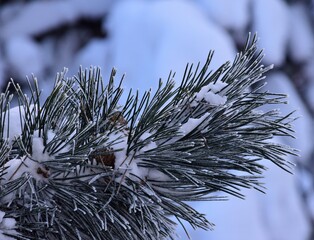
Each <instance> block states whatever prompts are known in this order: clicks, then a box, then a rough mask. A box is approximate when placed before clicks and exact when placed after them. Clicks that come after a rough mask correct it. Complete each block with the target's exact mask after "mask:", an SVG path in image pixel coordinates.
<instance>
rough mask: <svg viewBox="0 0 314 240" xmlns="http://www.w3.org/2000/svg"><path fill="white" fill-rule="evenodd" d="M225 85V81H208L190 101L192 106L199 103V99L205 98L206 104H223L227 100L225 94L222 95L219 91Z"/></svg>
mask: <svg viewBox="0 0 314 240" xmlns="http://www.w3.org/2000/svg"><path fill="white" fill-rule="evenodd" d="M225 86H227V84H226V83H224V82H221V81H217V82H216V83H210V84H208V85H206V86H204V87H202V88H201V90H200V91H199V92H198V93H196V96H195V99H194V100H193V102H192V103H191V106H192V107H195V106H197V105H198V104H199V102H200V101H202V100H205V101H206V102H207V103H208V104H210V105H214V106H218V105H223V104H225V103H226V101H227V96H224V95H223V93H221V92H220V91H221V90H222V89H223V88H224V87H225Z"/></svg>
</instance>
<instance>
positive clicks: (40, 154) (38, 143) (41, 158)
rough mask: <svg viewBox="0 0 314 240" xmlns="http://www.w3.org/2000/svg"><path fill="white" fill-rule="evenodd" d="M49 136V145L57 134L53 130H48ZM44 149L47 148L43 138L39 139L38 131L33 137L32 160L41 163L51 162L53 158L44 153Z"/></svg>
mask: <svg viewBox="0 0 314 240" xmlns="http://www.w3.org/2000/svg"><path fill="white" fill-rule="evenodd" d="M47 135H48V139H47V143H49V142H50V141H51V140H52V139H53V137H54V136H55V134H54V133H53V131H52V130H48V133H47ZM44 149H45V146H44V141H43V138H42V137H39V131H38V130H36V131H35V132H34V134H33V137H32V159H33V160H35V161H37V162H39V163H41V162H45V161H48V160H49V159H50V160H51V156H50V155H49V153H47V152H44Z"/></svg>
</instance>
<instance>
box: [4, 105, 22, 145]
mask: <svg viewBox="0 0 314 240" xmlns="http://www.w3.org/2000/svg"><path fill="white" fill-rule="evenodd" d="M21 110H22V109H21ZM20 116H21V117H22V118H23V117H24V112H23V111H22V113H21V115H20V107H18V106H17V107H13V108H11V109H9V111H8V112H7V115H6V119H5V124H4V133H3V137H4V138H7V137H8V140H9V142H10V143H11V144H12V142H13V141H14V140H15V139H16V138H17V137H18V136H20V135H21V134H22V129H21V118H20ZM8 131H9V133H8Z"/></svg>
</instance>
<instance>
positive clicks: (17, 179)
mask: <svg viewBox="0 0 314 240" xmlns="http://www.w3.org/2000/svg"><path fill="white" fill-rule="evenodd" d="M211 58H212V53H210V54H209V57H208V60H207V62H206V64H205V66H203V67H202V68H199V66H197V67H196V68H195V69H194V68H193V67H192V66H188V67H187V68H186V71H185V75H184V79H183V80H182V82H181V85H180V86H177V87H176V86H175V82H174V80H173V76H172V75H170V77H169V79H168V80H167V81H166V82H165V83H164V84H163V83H162V82H161V81H160V82H159V86H158V89H157V91H156V92H155V93H151V92H150V91H147V92H145V93H144V94H143V95H142V97H140V94H139V93H138V92H136V93H133V92H129V93H126V94H127V100H126V101H125V102H122V100H121V95H122V94H123V89H122V80H121V81H116V80H115V79H114V78H115V71H112V75H111V77H110V80H109V82H108V84H107V85H106V86H105V85H104V81H103V79H102V77H101V75H100V70H99V69H97V68H91V69H90V70H89V71H87V70H85V71H83V70H80V72H79V74H78V76H76V77H73V78H66V77H65V71H64V72H62V73H60V74H58V75H57V77H56V81H55V85H54V88H53V90H52V92H51V94H50V96H49V97H48V98H47V99H46V100H45V101H44V102H42V101H40V90H39V86H38V83H37V80H36V78H34V80H33V81H30V84H29V88H30V91H31V94H30V96H27V95H25V94H24V93H23V91H22V90H21V89H20V87H19V85H18V84H16V83H14V81H12V82H11V85H13V86H14V88H15V92H14V93H12V94H11V93H10V92H9V90H8V89H9V87H8V88H7V90H6V91H5V92H4V93H3V94H1V96H0V108H1V109H0V136H1V141H0V148H1V151H0V176H1V179H0V188H1V189H0V210H1V213H3V214H2V215H3V216H5V217H6V218H7V219H10V221H11V223H12V224H10V229H13V231H4V230H2V228H0V231H1V234H4V235H5V236H7V237H13V238H17V239H67V240H68V239H83V240H84V239H99V240H103V239H166V238H167V239H175V238H176V234H175V225H176V224H175V222H173V220H172V219H173V217H174V218H176V219H178V221H179V222H180V223H181V221H182V220H184V221H186V222H188V223H189V224H191V225H192V226H193V227H195V228H203V229H210V228H211V227H212V224H211V223H210V222H209V221H208V220H207V219H206V218H205V217H204V215H203V214H201V213H199V212H197V211H196V210H195V209H193V208H192V207H190V206H189V205H188V204H187V201H200V200H215V199H217V197H216V196H217V193H218V192H223V193H226V194H231V195H234V196H237V197H241V198H243V197H244V196H243V195H242V194H241V188H256V189H258V190H261V191H262V190H263V189H262V187H261V186H260V182H259V178H260V177H261V176H262V173H263V170H264V169H265V167H264V166H263V165H262V164H261V160H265V159H266V160H269V161H272V162H273V163H274V164H276V165H278V166H279V167H281V168H283V169H285V170H287V171H289V169H290V163H289V162H287V161H286V160H285V157H286V155H290V154H295V150H293V149H291V148H289V147H287V146H283V145H279V144H277V143H275V142H273V141H272V139H273V137H275V136H286V137H291V136H292V133H293V131H292V129H291V125H290V123H291V121H292V120H293V119H291V116H290V115H288V116H281V115H280V113H279V112H278V111H266V112H263V111H261V108H262V107H263V106H264V105H268V104H278V103H284V98H285V96H284V95H283V94H271V93H268V92H262V91H260V87H258V82H259V81H260V80H261V79H263V78H264V73H265V72H266V71H268V70H269V69H270V67H264V66H263V65H261V60H262V53H261V52H258V53H257V48H256V37H255V36H254V37H253V39H251V40H250V39H248V41H247V45H246V47H245V49H244V51H243V52H241V53H239V54H238V55H237V56H236V58H235V60H234V61H233V63H226V64H224V65H223V66H221V67H220V68H219V69H218V70H217V71H215V72H210V71H208V68H209V63H210V59H211ZM252 86H254V88H253V87H252ZM12 98H13V99H14V98H16V99H17V102H18V106H17V107H14V108H11V107H10V102H11V100H12ZM3 216H2V222H1V223H0V227H1V226H2V225H4V224H3V219H5V218H3ZM12 221H14V224H13V222H12ZM1 224H2V225H1Z"/></svg>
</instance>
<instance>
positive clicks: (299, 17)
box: [288, 3, 314, 62]
mask: <svg viewBox="0 0 314 240" xmlns="http://www.w3.org/2000/svg"><path fill="white" fill-rule="evenodd" d="M308 14H309V11H308V9H306V8H305V6H304V4H300V3H299V4H294V5H292V6H291V7H290V16H293V17H292V18H290V21H289V24H290V36H289V45H288V47H289V53H290V55H291V56H292V58H293V60H295V61H296V62H304V61H307V60H309V58H311V57H312V55H313V51H314V36H313V29H312V24H311V20H310V16H309V15H308Z"/></svg>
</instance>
